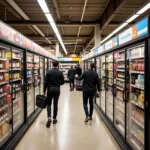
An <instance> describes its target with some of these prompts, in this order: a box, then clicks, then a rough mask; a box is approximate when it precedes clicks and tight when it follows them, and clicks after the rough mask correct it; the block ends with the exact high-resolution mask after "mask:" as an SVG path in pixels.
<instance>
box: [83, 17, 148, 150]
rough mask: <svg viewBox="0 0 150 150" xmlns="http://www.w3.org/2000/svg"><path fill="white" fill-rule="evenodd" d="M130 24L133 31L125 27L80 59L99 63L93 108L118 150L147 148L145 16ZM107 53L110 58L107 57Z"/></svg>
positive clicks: (146, 31) (146, 36)
mask: <svg viewBox="0 0 150 150" xmlns="http://www.w3.org/2000/svg"><path fill="white" fill-rule="evenodd" d="M133 27H136V31H135V32H134V31H133V30H132V27H131V28H130V29H131V30H130V32H131V33H130V34H129V32H128V31H129V30H128V29H127V30H125V31H123V32H121V33H119V34H118V35H116V36H115V37H113V38H111V39H110V40H108V41H106V43H104V44H102V45H101V46H100V47H99V48H98V53H99V54H97V53H96V54H95V56H91V54H92V53H93V52H90V54H87V55H86V56H85V57H84V58H83V60H84V63H86V62H88V60H91V59H95V61H96V64H98V63H97V61H98V62H99V61H100V63H101V64H100V68H101V71H100V72H99V65H96V66H97V68H98V69H97V73H98V74H100V81H101V96H100V103H99V101H98V100H96V103H95V108H96V110H97V111H98V113H99V114H100V116H101V117H102V119H103V121H104V122H105V124H106V125H107V127H108V128H109V129H110V131H111V133H112V134H113V136H114V137H115V139H116V140H117V142H118V143H119V145H120V147H121V149H123V150H130V149H131V150H148V149H150V132H149V130H150V111H149V110H150V105H149V103H150V92H149V89H150V71H149V70H150V69H149V68H150V51H149V49H150V38H149V31H150V30H149V29H150V18H149V16H148V17H145V18H144V19H142V20H141V21H139V22H137V23H136V24H135V25H134V26H133ZM126 31H127V32H126ZM133 32H134V33H133ZM129 35H130V37H129ZM131 35H132V36H134V37H132V36H131ZM89 56H90V57H89ZM110 56H111V57H113V60H109V57H110ZM111 63H112V64H113V67H112V66H111V65H110V64H111ZM109 66H111V67H109ZM111 87H112V88H111ZM110 97H111V99H110ZM110 100H111V101H110ZM109 112H112V113H109Z"/></svg>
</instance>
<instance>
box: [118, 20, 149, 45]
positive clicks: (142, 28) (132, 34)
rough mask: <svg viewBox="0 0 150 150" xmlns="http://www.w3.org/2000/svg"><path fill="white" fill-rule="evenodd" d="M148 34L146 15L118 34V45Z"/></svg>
mask: <svg viewBox="0 0 150 150" xmlns="http://www.w3.org/2000/svg"><path fill="white" fill-rule="evenodd" d="M146 34H148V17H146V18H144V19H143V20H141V21H140V22H138V23H137V24H135V25H134V26H132V27H131V28H129V29H127V30H125V31H124V32H122V33H121V34H119V45H121V44H124V43H126V42H129V41H130V40H134V39H136V38H138V37H142V36H144V35H146Z"/></svg>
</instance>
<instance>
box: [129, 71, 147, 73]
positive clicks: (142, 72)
mask: <svg viewBox="0 0 150 150" xmlns="http://www.w3.org/2000/svg"><path fill="white" fill-rule="evenodd" d="M130 74H145V73H144V71H130Z"/></svg>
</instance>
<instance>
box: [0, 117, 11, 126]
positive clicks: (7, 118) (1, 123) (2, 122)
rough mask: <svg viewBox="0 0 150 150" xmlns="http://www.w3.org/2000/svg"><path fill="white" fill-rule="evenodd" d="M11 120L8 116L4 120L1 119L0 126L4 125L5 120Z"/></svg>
mask: <svg viewBox="0 0 150 150" xmlns="http://www.w3.org/2000/svg"><path fill="white" fill-rule="evenodd" d="M9 120H10V118H9V117H6V118H5V119H3V121H0V126H1V125H3V124H4V123H5V122H8V121H9Z"/></svg>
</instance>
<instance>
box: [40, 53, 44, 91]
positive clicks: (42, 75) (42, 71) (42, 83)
mask: <svg viewBox="0 0 150 150" xmlns="http://www.w3.org/2000/svg"><path fill="white" fill-rule="evenodd" d="M44 70H45V69H44V57H42V56H40V94H43V88H44V87H43V85H44V74H45V73H44Z"/></svg>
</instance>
